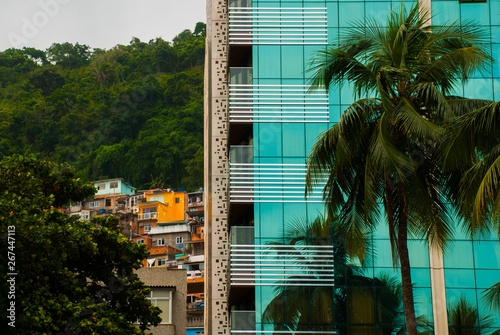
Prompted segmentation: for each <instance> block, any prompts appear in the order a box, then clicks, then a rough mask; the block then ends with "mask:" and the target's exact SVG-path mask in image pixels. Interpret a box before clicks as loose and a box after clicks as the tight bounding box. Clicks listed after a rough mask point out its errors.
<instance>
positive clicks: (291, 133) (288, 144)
mask: <svg viewBox="0 0 500 335" xmlns="http://www.w3.org/2000/svg"><path fill="white" fill-rule="evenodd" d="M283 156H284V157H297V156H300V157H304V156H305V129H304V124H302V123H284V124H283Z"/></svg>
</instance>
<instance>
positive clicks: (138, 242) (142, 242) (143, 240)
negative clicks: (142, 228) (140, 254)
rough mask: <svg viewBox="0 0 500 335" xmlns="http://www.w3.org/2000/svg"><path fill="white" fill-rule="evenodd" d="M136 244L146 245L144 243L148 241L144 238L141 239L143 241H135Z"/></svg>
mask: <svg viewBox="0 0 500 335" xmlns="http://www.w3.org/2000/svg"><path fill="white" fill-rule="evenodd" d="M135 242H136V243H137V244H144V243H146V240H145V239H143V238H141V239H139V240H135Z"/></svg>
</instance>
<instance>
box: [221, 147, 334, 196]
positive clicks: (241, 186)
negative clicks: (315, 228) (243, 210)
mask: <svg viewBox="0 0 500 335" xmlns="http://www.w3.org/2000/svg"><path fill="white" fill-rule="evenodd" d="M233 157H235V159H231V161H230V173H229V174H230V182H229V187H230V189H229V192H230V201H231V203H258V202H281V203H284V202H286V203H294V202H309V203H310V202H319V203H321V202H323V193H322V190H323V186H322V185H323V183H325V182H326V181H327V179H328V175H326V174H325V176H324V179H323V180H322V181H321V182H322V184H321V185H316V186H314V187H313V189H312V190H311V192H310V193H309V194H308V196H307V198H306V197H305V187H306V173H307V168H306V164H305V163H304V164H280V163H276V164H272V163H268V164H263V163H253V162H245V159H244V158H243V157H244V156H238V154H234V155H231V158H233Z"/></svg>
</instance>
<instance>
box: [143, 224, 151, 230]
mask: <svg viewBox="0 0 500 335" xmlns="http://www.w3.org/2000/svg"><path fill="white" fill-rule="evenodd" d="M146 228H147V229H146ZM151 228H153V226H152V225H150V224H145V225H144V231H151Z"/></svg>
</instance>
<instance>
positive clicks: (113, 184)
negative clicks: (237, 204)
mask: <svg viewBox="0 0 500 335" xmlns="http://www.w3.org/2000/svg"><path fill="white" fill-rule="evenodd" d="M109 188H118V182H117V181H113V182H111V183H109Z"/></svg>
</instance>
